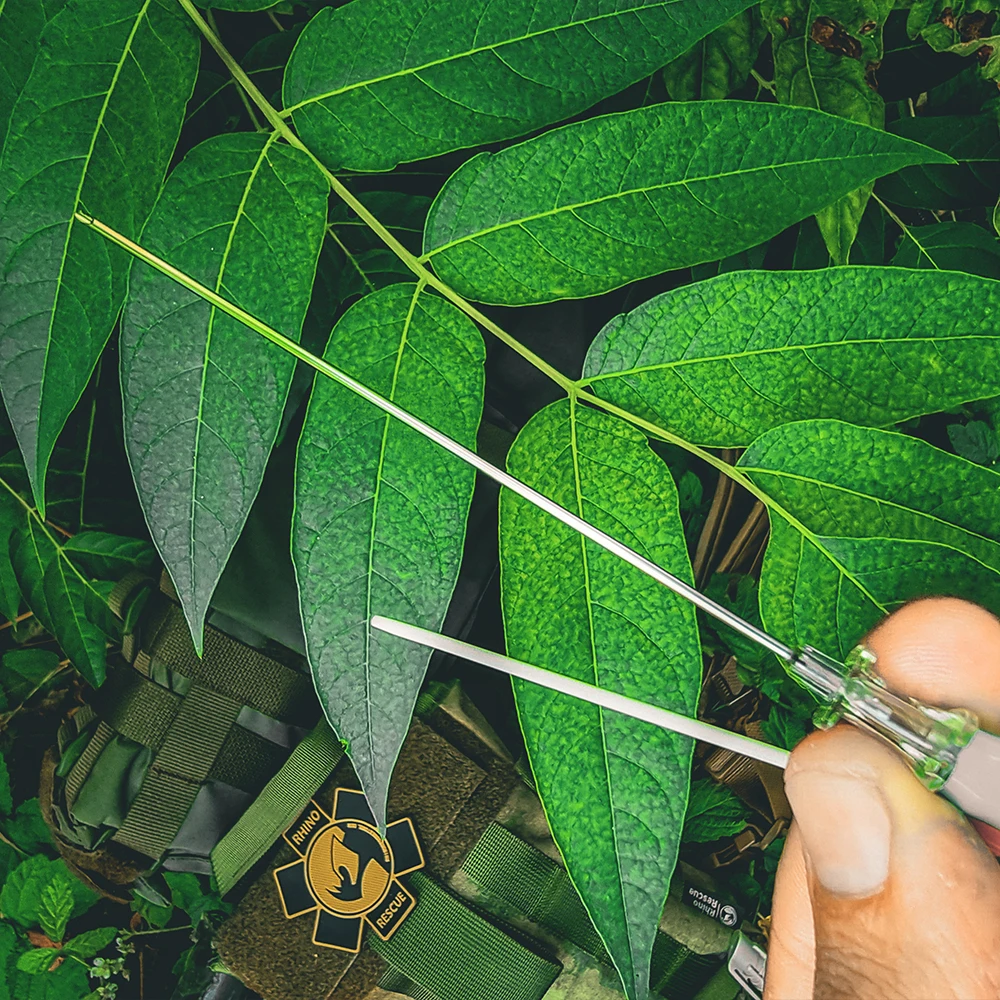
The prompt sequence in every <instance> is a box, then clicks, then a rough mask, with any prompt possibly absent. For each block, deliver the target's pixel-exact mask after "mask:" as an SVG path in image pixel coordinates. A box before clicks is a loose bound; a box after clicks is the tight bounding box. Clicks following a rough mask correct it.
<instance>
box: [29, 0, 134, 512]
mask: <svg viewBox="0 0 1000 1000" xmlns="http://www.w3.org/2000/svg"><path fill="white" fill-rule="evenodd" d="M152 2H153V0H144V3H143V5H142V7H141V9H140V10H139V11H137V12H136V16H135V22H134V23H133V25H132V30H131V31H130V32H129V35H128V38H127V39H126V40H125V45H124V46H123V47H122V54H121V58H120V59H119V60H118V63H117V64H116V66H115V71H114V73H113V74H112V77H111V82H110V84H109V85H108V89H107V92H106V93H105V95H104V101H103V102H102V104H101V110H100V113H99V114H98V116H97V121H96V123H95V125H94V130H93V132H92V133H91V136H90V146H89V148H88V149H87V154H86V156H85V157H84V159H83V164H82V166H81V169H80V182H79V184H77V187H76V194H75V195H74V196H73V210H72V212H71V214H70V217H69V223H68V224H67V226H66V238H65V240H64V241H63V249H62V254H61V256H60V259H59V273H58V274H57V275H56V293H55V296H54V297H53V300H52V312H51V313H50V314H49V325H48V330H47V333H46V337H45V354H44V357H43V358H42V377H41V379H40V380H39V383H38V409H39V413H40V412H41V409H42V397H43V396H44V394H45V386H46V381H47V379H46V375H47V372H48V367H49V350H50V348H51V347H52V339H53V338H52V329H53V327H54V326H55V321H56V315H57V313H58V309H59V297H60V294H61V293H62V290H63V280H62V279H63V272H64V271H65V269H66V258H67V257H68V255H69V241H70V238H71V237H72V235H73V226H74V223H75V222H76V210H77V209H78V208H79V207H80V195H81V194H82V193H83V186H84V184H85V183H86V182H87V175H88V173H89V171H90V162H91V160H92V159H93V156H94V147H95V146H96V145H97V137H98V135H100V132H101V128H102V127H103V126H104V118H105V115H106V114H107V111H108V105H109V104H110V103H111V95H112V94H113V93H114V92H115V87H116V86H117V85H118V78H119V77H120V76H121V72H122V67H123V66H124V65H125V60H126V59H127V58H128V57H129V55H130V54H131V52H132V43H133V42H134V41H135V36H136V33H137V32H138V30H139V25H140V24H141V23H142V22H143V21H144V20H145V19H146V16H147V12H148V10H149V7H150V4H151V3H152ZM136 62H137V64H138V60H136ZM36 65H37V63H36ZM31 75H32V76H34V68H32V74H31ZM11 124H12V125H13V110H12V112H11ZM40 424H41V421H39V426H38V427H36V430H35V448H34V452H35V454H34V455H33V459H34V461H33V462H32V465H33V466H34V468H33V469H32V472H31V478H32V492H36V491H35V482H34V480H35V478H36V477H37V478H38V479H39V480H40V481H39V483H38V488H37V494H40V495H37V494H36V496H35V500H36V502H37V503H38V508H39V511H40V512H41V513H42V514H43V515H44V513H45V483H44V473H43V472H42V469H41V468H40V466H44V465H47V464H48V459H49V455H46V456H45V459H44V461H41V462H40V461H39V454H38V446H39V438H40V434H39V430H40ZM52 447H53V448H54V447H55V442H54V441H53V442H52ZM50 454H51V450H50Z"/></svg>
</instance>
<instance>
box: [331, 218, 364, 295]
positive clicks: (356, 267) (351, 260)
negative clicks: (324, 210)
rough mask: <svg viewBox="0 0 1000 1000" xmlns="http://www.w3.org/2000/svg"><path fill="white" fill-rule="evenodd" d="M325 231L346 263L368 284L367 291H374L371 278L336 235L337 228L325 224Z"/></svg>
mask: <svg viewBox="0 0 1000 1000" xmlns="http://www.w3.org/2000/svg"><path fill="white" fill-rule="evenodd" d="M326 231H327V233H328V234H329V236H330V239H332V240H333V242H334V243H336V244H337V246H338V247H340V249H341V252H342V253H343V255H344V256H345V257H346V258H347V263H348V264H350V265H351V267H353V268H354V270H355V271H357V272H358V274H359V275H360V276H361V280H362V281H363V282H364V283H365V284H366V285H367V286H368V291H369V292H374V291H375V286H374V285H373V284H372V280H371V278H369V277H368V275H367V274H365V270H364V268H363V267H362V266H361V265H360V264H359V263H358V258H357V257H355V256H354V254H352V253H351V251H350V250H348V249H347V245H346V244H345V243H344V241H343V240H342V239H341V238H340V237H339V236H338V235H337V230H336V229H335V228H334V227H333V226H327V227H326Z"/></svg>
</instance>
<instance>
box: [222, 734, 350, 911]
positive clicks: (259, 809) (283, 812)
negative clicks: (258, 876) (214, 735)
mask: <svg viewBox="0 0 1000 1000" xmlns="http://www.w3.org/2000/svg"><path fill="white" fill-rule="evenodd" d="M343 756H344V748H343V747H342V746H341V744H340V741H339V740H338V739H337V737H336V736H334V734H333V730H331V729H330V727H329V726H328V725H327V723H326V720H325V719H321V720H320V721H319V723H318V724H317V725H316V727H315V729H313V731H312V732H311V733H309V735H308V736H306V738H305V739H304V740H302V742H301V743H299V745H298V746H297V747H296V748H295V749H294V750H293V751H292V753H291V756H290V757H289V758H288V760H286V761H285V763H284V765H283V766H282V768H281V770H279V771H278V773H277V774H276V775H275V776H274V777H273V778H272V779H271V780H270V781H269V782H268V783H267V784H266V785H265V786H264V790H263V791H262V792H261V793H260V795H258V796H257V799H256V800H255V801H254V803H253V804H252V805H251V806H250V807H249V808H248V809H247V811H246V812H245V813H244V814H243V815H242V816H241V817H240V818H239V819H238V820H237V821H236V823H235V825H234V826H233V827H232V828H231V829H230V830H229V832H228V833H227V834H226V835H225V836H224V837H223V838H222V839H221V840H220V841H219V842H218V843H217V844H216V845H215V847H214V848H213V849H212V858H211V860H212V871H213V873H214V874H215V879H216V882H217V883H218V888H219V892H220V893H221V894H222V895H225V894H226V893H227V892H229V891H230V889H232V888H233V886H234V885H236V883H237V882H238V881H239V880H240V879H241V878H242V877H243V876H244V875H245V874H246V873H247V872H248V871H249V870H250V869H251V868H252V867H253V866H254V865H255V864H256V863H257V861H258V860H259V859H260V858H261V857H263V855H264V854H265V853H266V852H267V851H268V850H270V848H271V845H272V844H273V843H274V842H275V841H276V840H277V839H278V838H279V837H280V836H281V834H282V832H283V831H284V830H286V829H287V828H288V827H289V826H290V825H291V823H292V820H294V819H295V817H296V816H298V814H299V813H300V812H302V810H303V809H304V808H305V805H306V803H307V802H308V801H309V800H310V799H311V798H312V797H313V795H315V794H316V789H317V788H319V786H320V785H322V784H323V782H324V781H326V779H327V778H328V777H329V776H330V773H331V772H332V771H333V769H334V768H335V767H336V766H337V764H338V763H339V762H340V759H341V758H342V757H343Z"/></svg>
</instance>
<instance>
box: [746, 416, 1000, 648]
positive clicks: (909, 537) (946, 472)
mask: <svg viewBox="0 0 1000 1000" xmlns="http://www.w3.org/2000/svg"><path fill="white" fill-rule="evenodd" d="M738 464H739V466H740V468H741V469H742V470H743V471H744V472H746V473H747V474H748V475H749V476H750V478H751V479H752V480H753V481H754V482H755V483H756V484H757V485H758V486H759V487H761V488H762V489H763V490H764V491H766V493H767V494H768V496H769V497H770V498H771V500H772V501H773V503H774V504H776V505H779V509H772V510H771V539H770V542H769V544H768V548H767V552H766V554H765V558H764V566H763V570H762V573H761V583H760V606H761V615H762V617H763V621H764V625H765V627H766V628H767V629H768V631H770V632H772V633H773V634H775V635H777V636H778V637H779V638H780V639H782V640H784V641H785V642H790V643H792V644H796V645H798V644H803V643H809V644H811V645H813V646H816V647H818V648H820V649H823V650H824V651H825V652H828V653H831V654H833V655H840V656H844V655H846V654H847V653H848V652H849V651H850V649H851V648H852V646H853V645H854V644H855V643H856V642H857V641H858V639H859V638H860V637H861V636H862V635H863V634H864V632H866V631H867V630H868V629H869V628H871V627H872V626H873V625H874V624H875V623H876V621H877V620H878V619H879V618H880V617H881V615H882V614H884V613H885V612H887V611H890V610H892V609H894V608H895V607H897V606H899V605H900V604H901V603H903V602H904V601H907V600H911V599H913V598H916V597H921V596H926V595H930V594H950V595H953V596H957V597H966V598H969V599H972V600H976V601H977V602H979V603H981V604H984V605H985V606H986V607H988V608H991V609H992V610H994V611H1000V543H998V542H997V541H996V540H995V538H996V525H997V524H998V523H1000V474H998V473H996V472H993V471H991V470H989V469H984V468H982V467H980V466H978V465H974V464H973V463H972V462H968V461H966V460H965V459H963V458H959V457H958V456H956V455H950V454H948V453H947V452H944V451H940V450H939V449H937V448H934V447H932V446H931V445H929V444H926V443H925V442H923V441H920V440H918V439H917V438H911V437H907V436H906V435H903V434H896V433H892V432H889V431H882V430H875V429H872V428H862V427H856V426H854V425H852V424H845V423H841V422H840V421H835V420H808V421H802V422H800V423H796V424H789V425H785V426H783V427H778V428H776V429H775V430H772V431H769V432H768V433H767V434H765V435H763V436H762V437H761V438H759V439H758V440H757V441H755V442H754V443H753V444H752V445H751V446H750V447H749V448H748V449H747V451H746V452H745V453H744V455H743V457H742V458H741V459H740V461H739V463H738Z"/></svg>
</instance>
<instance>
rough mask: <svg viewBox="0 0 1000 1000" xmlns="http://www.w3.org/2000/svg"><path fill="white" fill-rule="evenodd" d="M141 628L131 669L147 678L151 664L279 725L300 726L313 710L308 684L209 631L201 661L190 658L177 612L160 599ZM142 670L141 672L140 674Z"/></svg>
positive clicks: (188, 640) (281, 666) (189, 643)
mask: <svg viewBox="0 0 1000 1000" xmlns="http://www.w3.org/2000/svg"><path fill="white" fill-rule="evenodd" d="M158 604H159V606H158V607H155V608H153V609H152V610H151V611H150V612H149V617H148V619H147V621H145V622H143V635H142V641H141V647H142V648H141V651H140V652H139V653H137V654H136V658H135V667H136V669H137V670H140V671H141V672H142V673H148V672H149V669H148V667H149V661H150V660H151V659H157V660H161V661H162V662H163V663H164V664H165V665H166V666H167V667H169V668H170V669H171V670H176V671H177V673H179V674H183V675H184V676H185V677H190V678H191V679H192V680H194V681H196V682H198V683H199V684H203V685H205V686H208V687H212V688H214V689H215V690H216V691H219V692H220V693H222V694H225V695H228V696H229V697H230V698H233V699H235V700H236V701H238V702H240V703H241V704H243V705H248V706H249V707H250V708H253V709H256V710H257V711H258V712H262V713H263V714H264V715H269V716H270V717H271V718H274V719H279V720H281V721H282V722H295V721H301V719H302V717H303V716H304V715H306V714H308V713H309V711H310V710H311V708H312V706H313V705H314V704H315V699H316V695H315V692H314V690H313V684H312V679H311V678H310V677H309V676H308V675H307V674H304V673H300V672H299V671H297V670H293V669H292V668H291V667H286V666H285V665H284V664H283V663H279V662H278V661H277V660H274V659H272V658H271V657H269V656H265V655H264V654H263V653H261V652H260V651H259V650H256V649H254V648H253V647H252V646H248V645H247V644H246V643H243V642H240V641H239V640H237V639H234V638H232V637H231V636H229V635H226V633H225V632H222V631H220V630H219V629H217V628H213V627H212V626H211V625H207V626H206V627H205V651H204V658H203V659H202V658H201V657H199V656H198V654H197V653H196V652H195V648H194V643H193V642H192V641H191V633H190V630H189V629H188V625H187V622H186V621H185V620H184V615H183V613H182V611H181V609H180V608H179V607H178V606H177V605H176V604H174V603H173V601H170V600H168V599H165V598H161V599H160V600H159V602H158ZM144 667H145V669H144Z"/></svg>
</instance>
